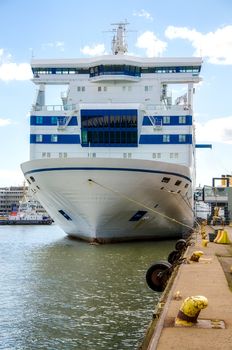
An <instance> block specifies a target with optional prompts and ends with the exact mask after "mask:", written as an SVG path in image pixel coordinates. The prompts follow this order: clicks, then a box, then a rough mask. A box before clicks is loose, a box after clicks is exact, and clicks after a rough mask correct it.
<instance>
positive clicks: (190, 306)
mask: <svg viewBox="0 0 232 350" xmlns="http://www.w3.org/2000/svg"><path fill="white" fill-rule="evenodd" d="M207 306H208V299H207V298H206V297H204V296H202V295H197V296H191V297H188V298H186V299H185V300H184V302H183V304H182V305H181V307H180V310H179V312H178V315H177V317H176V319H175V325H176V326H189V327H190V326H192V325H194V324H196V323H197V317H198V315H199V313H200V311H201V310H202V309H204V308H206V307H207Z"/></svg>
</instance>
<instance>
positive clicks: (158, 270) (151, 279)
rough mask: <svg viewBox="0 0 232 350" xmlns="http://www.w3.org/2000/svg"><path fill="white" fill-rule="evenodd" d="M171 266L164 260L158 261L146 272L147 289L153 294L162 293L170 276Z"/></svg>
mask: <svg viewBox="0 0 232 350" xmlns="http://www.w3.org/2000/svg"><path fill="white" fill-rule="evenodd" d="M171 267H172V265H171V264H170V263H169V262H168V261H166V260H159V261H157V262H155V263H154V264H152V265H151V266H150V267H149V269H148V270H147V272H146V282H147V284H148V287H149V288H151V289H152V290H154V291H155V292H163V291H164V289H165V287H166V284H167V281H168V279H169V277H170V275H171Z"/></svg>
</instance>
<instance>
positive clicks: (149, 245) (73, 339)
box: [0, 226, 174, 350]
mask: <svg viewBox="0 0 232 350" xmlns="http://www.w3.org/2000/svg"><path fill="white" fill-rule="evenodd" d="M0 239H1V246H0V259H1V260H0V263H1V275H0V283H1V289H0V300H1V304H2V307H1V311H0V314H1V315H0V317H1V323H0V332H1V334H2V339H3V340H2V341H1V343H0V349H20V350H22V349H56V350H58V349H68V350H72V349H78V350H79V349H80V350H82V349H83V350H84V349H85V350H86V349H91V350H95V349H96V350H98V349H99V350H101V349H107V350H108V349H122V350H124V349H136V348H137V346H138V343H139V342H140V340H141V339H142V337H143V335H144V332H145V330H146V327H147V325H148V323H149V321H150V319H151V317H152V311H153V309H154V304H155V302H156V301H157V300H158V299H157V298H158V294H155V293H154V292H153V291H151V290H149V289H148V287H147V286H146V282H145V278H144V276H145V272H146V269H147V268H148V266H149V265H150V264H151V263H152V262H153V261H154V260H157V259H163V258H166V257H167V255H168V253H169V252H170V251H171V250H172V249H173V246H174V242H172V241H166V242H137V243H123V244H113V245H103V246H102V245H99V246H94V245H89V244H87V243H84V242H79V241H74V240H70V239H68V238H67V237H66V236H64V234H63V233H62V232H61V231H60V230H59V229H58V228H57V227H56V226H50V227H38V226H36V227H5V228H3V227H0Z"/></svg>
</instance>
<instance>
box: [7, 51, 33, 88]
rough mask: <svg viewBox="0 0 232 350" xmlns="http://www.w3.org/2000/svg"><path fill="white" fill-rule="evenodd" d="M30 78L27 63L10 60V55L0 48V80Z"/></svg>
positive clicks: (29, 69) (30, 74)
mask: <svg viewBox="0 0 232 350" xmlns="http://www.w3.org/2000/svg"><path fill="white" fill-rule="evenodd" d="M31 78H32V72H31V67H30V65H29V64H28V63H14V62H12V55H11V54H10V53H8V52H6V51H5V50H4V49H3V48H0V80H4V81H9V80H29V79H31Z"/></svg>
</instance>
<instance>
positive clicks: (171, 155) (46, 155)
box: [18, 152, 179, 198]
mask: <svg viewBox="0 0 232 350" xmlns="http://www.w3.org/2000/svg"><path fill="white" fill-rule="evenodd" d="M88 156H89V157H92V158H96V156H97V154H96V152H89V153H88ZM67 157H68V153H67V152H59V158H67ZM42 158H51V152H42ZM123 158H132V153H131V152H124V153H123ZM152 158H153V159H161V158H162V153H160V152H158V153H152ZM169 158H170V159H178V158H179V153H177V152H175V153H172V152H171V153H169ZM18 198H21V197H18Z"/></svg>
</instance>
